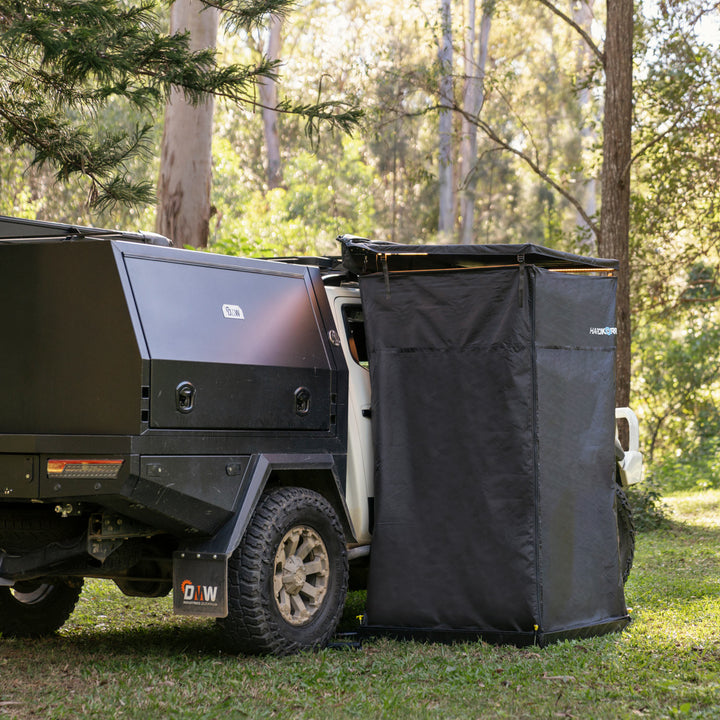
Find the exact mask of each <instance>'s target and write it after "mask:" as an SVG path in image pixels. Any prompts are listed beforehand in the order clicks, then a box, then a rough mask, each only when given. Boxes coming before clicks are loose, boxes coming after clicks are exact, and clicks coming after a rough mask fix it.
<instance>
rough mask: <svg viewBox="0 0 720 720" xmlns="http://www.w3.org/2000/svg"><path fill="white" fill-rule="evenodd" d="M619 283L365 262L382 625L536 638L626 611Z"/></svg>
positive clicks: (374, 572)
mask: <svg viewBox="0 0 720 720" xmlns="http://www.w3.org/2000/svg"><path fill="white" fill-rule="evenodd" d="M614 282H615V281H614V280H613V279H610V278H597V277H580V276H575V275H562V274H558V273H550V272H547V271H543V270H540V269H537V268H534V267H529V268H528V267H526V266H521V267H504V268H493V269H480V270H450V271H442V272H431V273H398V274H390V275H389V276H383V275H382V274H378V275H369V276H364V277H362V278H361V280H360V283H361V293H362V298H363V307H364V313H365V321H366V333H367V340H368V349H369V354H370V372H371V382H372V388H373V400H372V405H373V407H372V412H373V433H374V444H375V453H376V476H375V487H376V500H375V505H376V521H375V529H374V536H373V546H372V554H371V563H370V578H369V587H368V606H367V620H368V624H369V626H370V628H376V629H390V630H396V631H398V632H399V634H404V633H405V631H407V632H408V633H409V634H420V635H422V634H428V635H430V636H433V635H435V636H437V637H439V638H442V639H444V638H446V637H447V638H451V637H458V636H463V635H465V634H471V635H480V636H482V637H484V638H486V639H489V640H491V641H499V642H503V641H510V642H516V643H518V644H526V643H531V642H542V638H543V635H544V633H550V635H552V636H553V637H554V636H555V634H558V633H559V636H564V635H565V634H568V633H570V634H578V633H579V634H583V633H584V632H585V630H584V628H587V627H589V626H592V627H593V628H595V630H597V631H599V628H600V626H601V625H602V626H607V625H608V623H609V625H610V627H609V629H617V628H616V627H615V626H616V625H617V626H620V627H621V626H622V625H623V624H624V623H625V622H626V620H625V606H624V598H623V595H622V584H621V583H619V578H620V571H619V567H618V558H617V536H616V526H615V516H614V511H613V498H614V489H613V486H612V482H613V468H614V454H613V452H614V451H613V433H614V410H613V407H614V379H613V367H614V365H613V357H614V353H613V351H614V336H613V335H612V334H611V332H612V331H611V330H609V331H608V334H604V333H605V328H606V327H611V326H612V325H613V324H614V323H613V322H612V321H611V318H612V317H613V316H614ZM591 327H592V328H595V329H597V328H602V329H603V334H595V331H593V333H591V332H590V328H591Z"/></svg>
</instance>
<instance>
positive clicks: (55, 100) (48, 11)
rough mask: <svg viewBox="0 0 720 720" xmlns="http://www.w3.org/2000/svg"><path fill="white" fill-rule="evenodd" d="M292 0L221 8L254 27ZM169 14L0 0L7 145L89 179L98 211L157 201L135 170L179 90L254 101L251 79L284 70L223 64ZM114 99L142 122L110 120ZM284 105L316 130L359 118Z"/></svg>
mask: <svg viewBox="0 0 720 720" xmlns="http://www.w3.org/2000/svg"><path fill="white" fill-rule="evenodd" d="M288 2H289V0H272V2H267V1H264V2H261V3H260V4H255V3H252V2H246V1H245V0H242V1H237V0H236V1H235V2H227V1H223V2H221V3H218V4H220V5H222V6H223V11H226V12H229V13H231V17H232V18H234V22H235V23H242V24H251V23H252V22H256V21H257V20H258V19H259V18H261V17H263V16H264V15H265V14H266V13H267V12H268V10H269V9H272V10H273V11H275V10H277V11H281V10H282V9H283V8H284V7H287V5H288ZM162 9H163V6H162V4H161V3H159V2H157V1H156V0H141V2H137V3H126V2H123V1H121V0H88V1H87V2H75V1H74V0H54V1H52V2H44V1H43V2H40V1H39V0H31V1H30V2H23V3H19V2H15V1H14V0H0V142H1V143H2V144H3V145H5V147H7V148H9V149H10V150H11V151H13V152H18V151H20V150H21V149H23V148H31V150H32V153H33V158H32V162H33V164H34V165H36V166H38V167H40V168H43V167H44V166H46V165H47V166H50V167H52V168H53V169H54V172H55V177H56V180H57V181H59V182H62V183H67V182H68V181H70V180H72V179H73V178H77V177H79V178H84V179H86V180H87V181H89V185H90V192H89V201H90V204H91V205H93V206H94V207H96V208H98V209H99V210H101V211H102V210H103V209H104V208H107V207H110V206H113V205H116V204H135V205H142V204H147V203H149V202H150V201H151V200H152V199H153V193H152V183H151V182H149V181H148V180H146V179H142V178H141V179H135V178H134V177H133V176H132V173H131V167H132V163H133V161H134V160H135V159H137V158H141V159H142V158H143V157H144V158H145V159H148V158H149V155H150V153H151V152H153V151H154V147H153V143H152V139H153V136H152V133H151V129H152V127H153V125H154V115H155V114H156V113H157V111H158V110H159V109H160V107H161V105H162V103H163V102H164V101H165V100H166V99H167V98H168V96H169V93H170V90H171V88H172V87H179V88H181V89H182V90H183V91H184V93H185V96H186V97H187V98H188V99H189V100H190V101H191V102H199V101H201V100H202V99H203V98H204V97H205V96H206V95H207V94H212V95H217V96H222V97H224V98H228V99H229V100H232V101H233V102H236V103H240V104H246V105H247V104H250V105H251V104H253V103H254V102H255V93H254V88H255V85H256V83H258V82H259V81H261V80H262V79H263V78H267V77H275V76H276V74H277V65H276V63H274V62H270V61H268V60H267V59H266V58H260V59H258V61H257V62H255V63H253V64H249V65H242V64H237V63H231V64H228V65H225V66H220V65H219V64H218V63H217V59H216V55H215V52H214V50H200V51H191V50H190V47H189V38H188V36H187V34H177V35H172V36H171V35H168V34H167V33H165V32H163V31H162V30H161V18H162V15H161V12H162ZM110 103H119V104H120V107H124V108H125V109H126V112H127V114H129V115H133V116H135V117H137V118H138V122H137V123H136V124H134V125H131V126H128V125H123V124H120V126H118V127H111V126H109V125H107V124H105V123H104V122H103V114H104V112H105V111H106V109H107V108H108V106H109V105H110ZM280 108H281V109H282V110H283V111H284V112H288V113H294V114H297V115H298V116H300V117H303V118H305V119H306V120H307V122H308V123H309V126H308V127H309V132H310V133H311V134H315V133H317V130H318V123H320V122H322V123H326V124H329V125H330V126H332V127H336V128H339V129H341V130H344V131H347V130H349V129H351V128H352V127H353V126H354V125H355V124H356V123H357V119H358V117H359V111H357V110H356V109H353V108H348V107H346V106H343V104H342V103H338V102H333V101H319V102H318V103H316V104H315V105H309V104H292V103H290V102H288V101H281V103H280Z"/></svg>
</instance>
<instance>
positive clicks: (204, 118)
mask: <svg viewBox="0 0 720 720" xmlns="http://www.w3.org/2000/svg"><path fill="white" fill-rule="evenodd" d="M218 20H219V13H218V10H217V9H216V8H213V7H207V6H205V5H203V4H202V3H201V2H200V0H175V2H174V3H173V4H172V8H171V10H170V32H171V33H172V34H173V35H176V34H181V33H187V36H188V37H189V42H190V49H191V50H194V51H203V50H205V51H207V50H210V51H214V49H215V44H216V41H217V32H218ZM260 82H261V83H262V79H261V80H260ZM213 105H214V99H213V97H212V95H206V96H205V97H204V98H203V99H202V100H201V101H200V102H196V103H191V102H189V101H188V100H187V99H186V98H185V94H184V93H183V91H182V90H181V89H180V88H178V87H175V88H173V89H172V91H171V93H170V98H169V100H168V103H167V106H166V108H165V125H164V128H163V140H162V151H161V156H160V177H159V180H158V203H157V214H156V221H155V229H156V230H157V232H159V233H161V234H162V235H165V236H167V237H170V238H172V239H173V242H175V244H177V245H179V246H180V247H184V246H192V247H205V246H207V243H208V232H209V223H210V214H211V206H210V188H211V183H212V128H213Z"/></svg>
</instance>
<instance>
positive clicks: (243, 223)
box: [210, 136, 374, 256]
mask: <svg viewBox="0 0 720 720" xmlns="http://www.w3.org/2000/svg"><path fill="white" fill-rule="evenodd" d="M360 150H361V143H360V142H359V141H358V140H356V139H353V138H350V137H347V136H345V137H344V138H343V139H342V144H341V146H340V152H339V156H338V159H337V163H336V164H334V165H332V166H331V165H328V164H320V163H318V162H317V159H316V157H315V156H314V155H312V154H311V153H309V152H307V151H305V152H301V153H299V154H297V155H296V156H295V157H294V158H292V159H291V160H289V162H288V163H287V165H286V167H285V171H284V180H285V182H284V186H283V187H280V188H276V189H274V190H270V191H267V192H263V191H260V190H255V191H252V192H250V193H248V192H247V191H246V189H245V187H244V185H243V178H242V172H243V171H242V163H241V162H240V160H239V158H238V157H237V155H236V153H235V151H234V150H233V148H232V147H231V146H230V145H229V143H217V144H216V150H215V153H216V157H217V162H216V174H215V186H214V198H213V202H214V205H215V208H216V216H215V221H214V232H213V237H212V242H211V247H210V249H211V250H213V251H216V252H223V253H226V254H230V255H241V254H242V255H254V256H278V255H317V254H338V247H337V244H336V243H335V238H336V237H337V236H338V235H340V234H342V233H348V232H349V233H353V234H356V235H363V234H372V232H373V219H374V206H373V197H372V192H371V191H372V183H373V172H372V169H371V168H370V167H368V165H367V164H366V162H365V160H364V158H363V156H362V154H361V152H360Z"/></svg>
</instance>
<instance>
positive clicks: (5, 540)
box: [0, 504, 87, 553]
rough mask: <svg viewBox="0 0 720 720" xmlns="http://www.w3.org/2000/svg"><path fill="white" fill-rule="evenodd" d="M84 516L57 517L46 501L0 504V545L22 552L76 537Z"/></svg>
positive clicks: (83, 524) (79, 532)
mask: <svg viewBox="0 0 720 720" xmlns="http://www.w3.org/2000/svg"><path fill="white" fill-rule="evenodd" d="M86 526H87V519H85V518H83V517H80V516H74V517H66V518H64V517H61V516H60V515H58V514H57V513H56V512H55V509H54V508H53V507H52V506H49V505H37V504H36V505H21V504H12V505H11V504H7V505H4V506H3V507H0V549H2V550H5V551H7V552H9V553H26V552H30V551H32V550H37V549H39V548H41V547H45V546H46V545H50V544H51V543H54V542H63V541H65V540H69V539H71V538H76V537H78V536H79V535H80V534H81V533H82V532H83V530H84V529H85V527H86Z"/></svg>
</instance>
